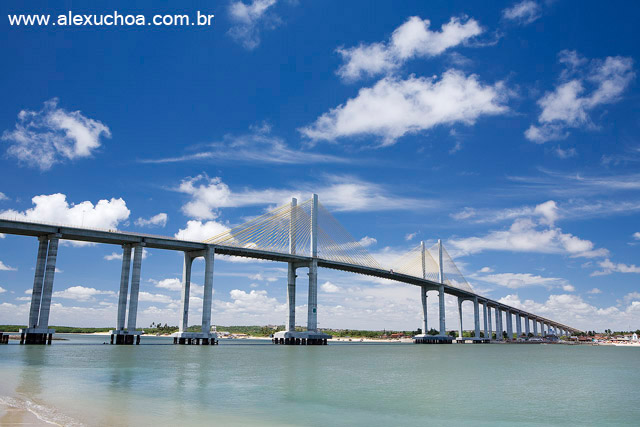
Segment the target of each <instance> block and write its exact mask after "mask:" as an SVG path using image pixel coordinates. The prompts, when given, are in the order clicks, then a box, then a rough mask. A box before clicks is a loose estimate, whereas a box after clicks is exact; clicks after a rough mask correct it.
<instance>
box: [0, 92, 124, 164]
mask: <svg viewBox="0 0 640 427" xmlns="http://www.w3.org/2000/svg"><path fill="white" fill-rule="evenodd" d="M102 136H105V137H107V138H108V137H110V136H111V133H110V131H109V128H108V127H107V126H105V125H104V124H102V123H101V122H99V121H97V120H93V119H90V118H88V117H85V116H83V115H82V114H81V113H80V111H72V112H68V111H65V110H64V109H62V108H59V107H58V99H57V98H53V99H51V100H49V101H47V102H45V103H44V107H43V108H42V109H41V110H40V111H29V110H22V111H20V113H19V114H18V123H16V127H15V129H14V130H12V131H5V132H4V133H3V134H2V139H3V140H5V141H9V144H10V145H9V148H8V149H7V154H9V155H10V156H13V157H16V158H17V159H18V160H19V161H20V162H23V163H26V164H28V165H30V166H36V167H38V168H40V169H41V170H48V169H50V168H51V167H52V166H53V165H54V164H55V163H59V162H61V161H63V160H65V159H69V160H73V159H77V158H81V157H89V156H91V155H92V154H93V152H94V151H95V150H96V149H97V148H98V147H100V138H101V137H102Z"/></svg>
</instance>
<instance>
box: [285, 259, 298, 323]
mask: <svg viewBox="0 0 640 427" xmlns="http://www.w3.org/2000/svg"><path fill="white" fill-rule="evenodd" d="M288 264H289V265H288V272H287V305H288V308H289V310H288V311H289V316H288V318H287V331H289V332H295V330H296V277H297V276H296V267H295V265H294V264H293V263H292V262H290V263H288Z"/></svg>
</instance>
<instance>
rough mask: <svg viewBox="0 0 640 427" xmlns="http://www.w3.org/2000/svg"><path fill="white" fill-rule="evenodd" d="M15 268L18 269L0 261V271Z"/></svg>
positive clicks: (14, 269)
mask: <svg viewBox="0 0 640 427" xmlns="http://www.w3.org/2000/svg"><path fill="white" fill-rule="evenodd" d="M16 270H18V269H17V268H14V267H9V266H8V265H6V264H5V263H4V262H2V261H0V271H16Z"/></svg>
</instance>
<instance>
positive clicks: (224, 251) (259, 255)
mask: <svg viewBox="0 0 640 427" xmlns="http://www.w3.org/2000/svg"><path fill="white" fill-rule="evenodd" d="M0 233H4V234H14V235H21V236H34V237H38V236H46V235H49V234H60V235H61V239H65V240H76V241H81V242H92V243H105V244H112V245H124V244H136V243H144V244H145V246H146V247H148V248H153V249H165V250H172V251H184V252H192V251H202V250H204V249H205V248H206V247H207V246H209V245H208V244H206V243H202V242H194V241H189V240H180V239H176V238H172V237H164V236H155V235H151V234H142V233H134V232H125V231H120V230H98V229H90V228H83V227H72V226H66V225H56V224H46V223H36V222H27V221H16V220H10V219H0ZM214 246H215V253H217V254H221V255H229V256H239V257H245V258H254V259H261V260H268V261H277V262H294V263H301V264H304V263H309V262H310V261H311V257H308V256H301V255H290V254H285V253H279V252H268V251H263V250H258V249H251V248H238V247H234V246H222V245H214ZM318 267H324V268H329V269H333V270H340V271H347V272H351V273H356V274H363V275H366V276H371V277H377V278H382V279H388V280H393V281H396V282H402V283H407V284H410V285H415V286H427V287H428V288H429V289H432V290H436V289H438V288H439V286H440V284H439V283H437V282H434V281H431V280H427V279H421V278H419V277H415V276H410V275H407V274H402V273H395V272H392V271H390V270H382V269H378V268H372V267H366V266H359V265H353V264H346V263H341V262H337V261H330V260H324V259H318ZM444 289H445V293H447V294H450V295H454V296H457V297H460V298H465V299H470V300H473V299H474V298H475V297H477V298H478V301H479V302H481V303H485V302H486V303H487V304H488V305H489V306H490V307H494V308H499V309H501V310H505V311H507V310H508V311H513V312H516V313H519V314H521V315H523V316H529V317H531V318H533V319H537V320H538V321H541V322H548V323H552V324H554V325H557V326H559V327H561V328H565V329H567V330H572V331H575V330H576V329H575V328H571V327H569V326H566V325H563V324H560V323H558V322H556V321H553V320H550V319H546V318H544V317H541V316H538V315H535V314H532V313H527V312H525V311H523V310H521V309H516V308H514V307H510V306H508V305H506V304H502V303H500V302H498V301H495V300H492V299H489V298H486V297H483V296H480V295H476V294H474V293H472V292H468V291H465V290H462V289H458V288H455V287H452V286H449V285H446V284H445V285H444Z"/></svg>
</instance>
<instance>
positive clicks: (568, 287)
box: [562, 285, 576, 292]
mask: <svg viewBox="0 0 640 427" xmlns="http://www.w3.org/2000/svg"><path fill="white" fill-rule="evenodd" d="M562 290H563V291H565V292H575V290H576V288H575V287H574V286H573V285H562Z"/></svg>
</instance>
